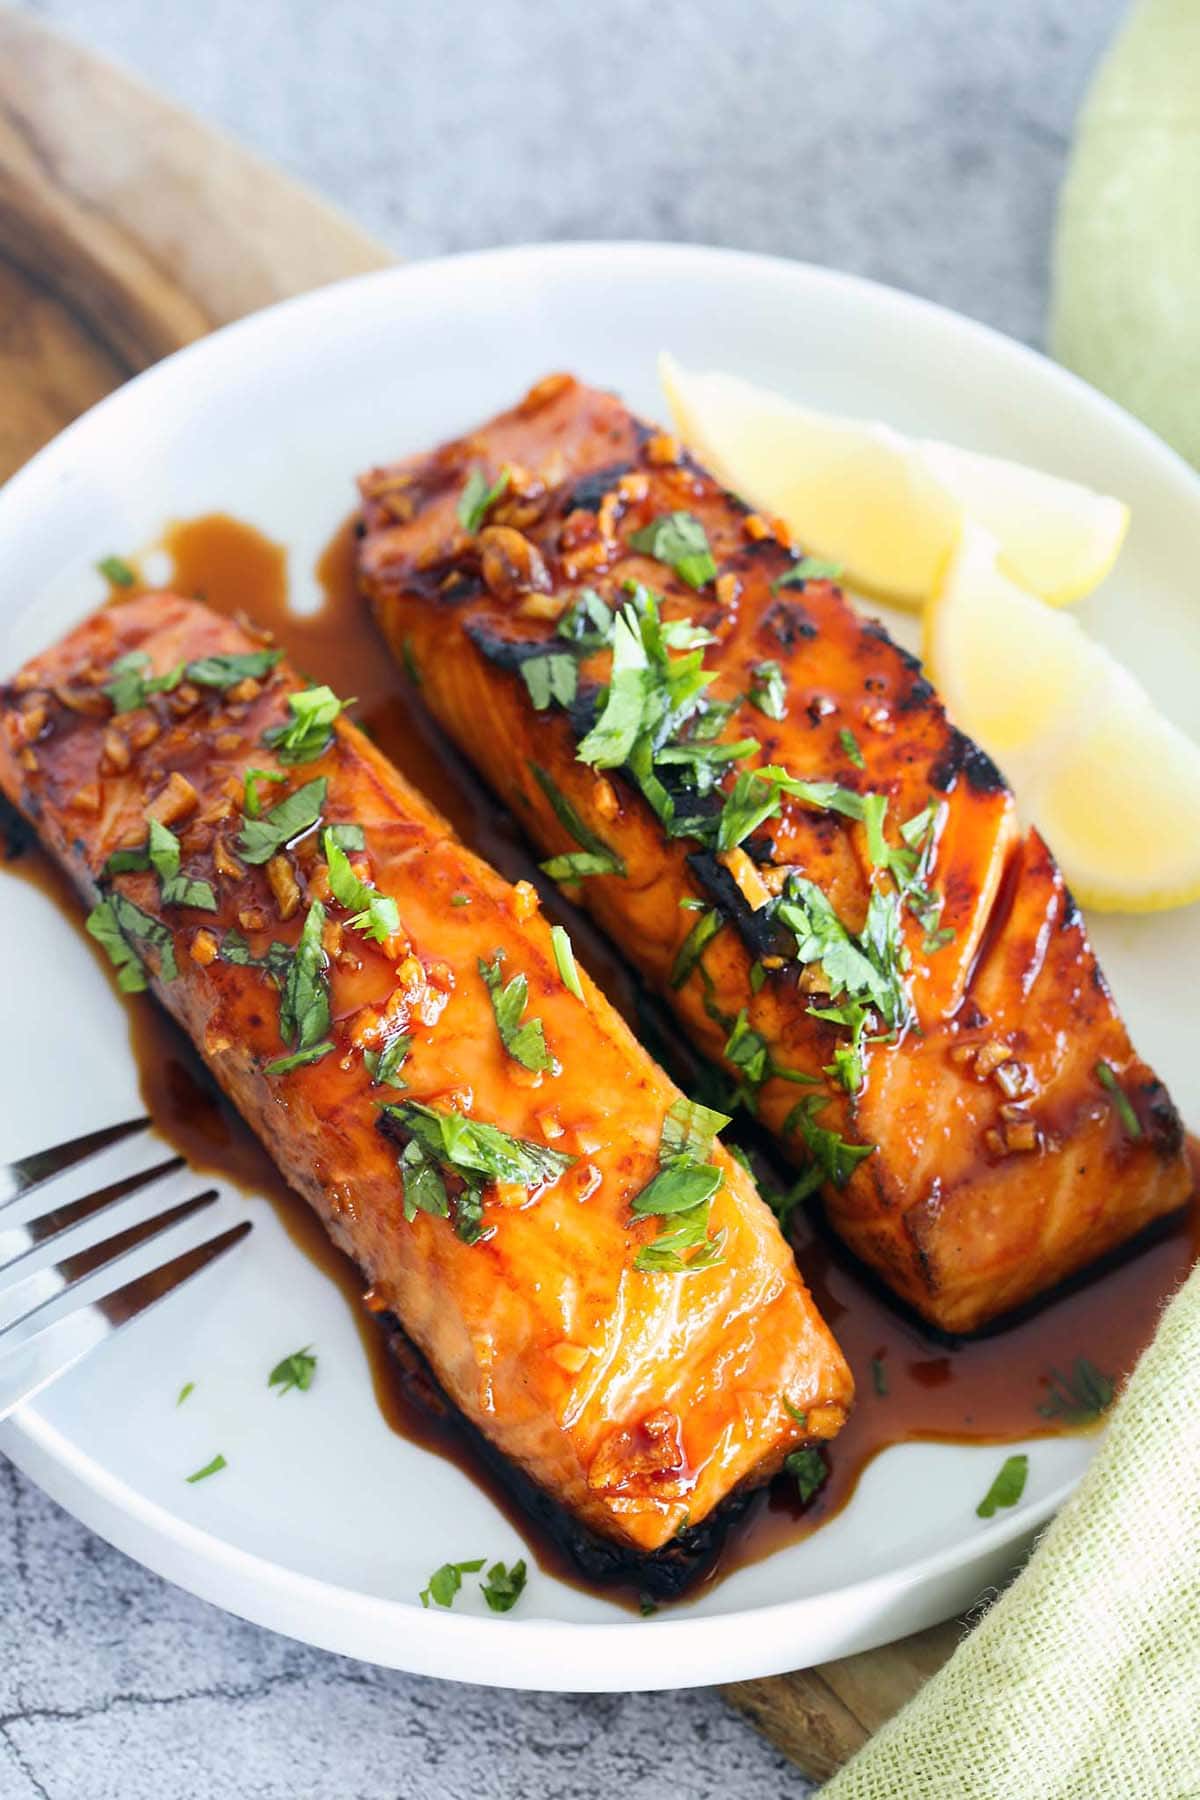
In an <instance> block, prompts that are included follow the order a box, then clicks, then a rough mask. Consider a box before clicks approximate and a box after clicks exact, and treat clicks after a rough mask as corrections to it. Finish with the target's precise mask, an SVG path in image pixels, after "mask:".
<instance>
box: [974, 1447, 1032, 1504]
mask: <svg viewBox="0 0 1200 1800" xmlns="http://www.w3.org/2000/svg"><path fill="white" fill-rule="evenodd" d="M1028 1479H1029V1458H1028V1456H1026V1455H1024V1454H1023V1453H1022V1454H1021V1455H1019V1456H1008V1457H1006V1458H1005V1459H1004V1462H1003V1463H1002V1464H1001V1465H1000V1471H999V1473H998V1474H997V1476H996V1479H995V1480H994V1481H993V1482H992V1485H991V1487H990V1488H989V1489H988V1491H987V1493H986V1494H985V1495H984V1496H983V1499H982V1500H981V1501H980V1502H979V1505H978V1506H977V1507H976V1508H975V1511H976V1513H977V1514H978V1516H979V1517H980V1518H981V1519H992V1518H994V1517H995V1515H996V1512H997V1510H998V1509H999V1508H1000V1507H1001V1506H1015V1505H1016V1504H1017V1501H1018V1500H1019V1499H1020V1498H1021V1495H1022V1494H1023V1493H1024V1492H1025V1483H1026V1481H1027V1480H1028Z"/></svg>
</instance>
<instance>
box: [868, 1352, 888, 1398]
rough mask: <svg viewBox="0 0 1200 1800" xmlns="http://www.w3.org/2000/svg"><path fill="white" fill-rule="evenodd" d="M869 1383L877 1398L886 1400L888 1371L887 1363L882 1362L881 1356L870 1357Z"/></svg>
mask: <svg viewBox="0 0 1200 1800" xmlns="http://www.w3.org/2000/svg"><path fill="white" fill-rule="evenodd" d="M871 1385H872V1386H873V1387H874V1389H875V1392H876V1393H877V1394H878V1396H879V1398H880V1399H881V1400H886V1398H887V1395H888V1373H887V1364H886V1363H885V1362H884V1360H883V1358H882V1356H873V1357H872V1358H871Z"/></svg>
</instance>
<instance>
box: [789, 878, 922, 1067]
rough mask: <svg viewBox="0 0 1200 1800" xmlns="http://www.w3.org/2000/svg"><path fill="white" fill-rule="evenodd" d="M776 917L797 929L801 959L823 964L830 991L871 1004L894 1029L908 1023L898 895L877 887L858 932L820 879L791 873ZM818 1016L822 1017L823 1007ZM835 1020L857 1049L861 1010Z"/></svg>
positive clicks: (908, 1009)
mask: <svg viewBox="0 0 1200 1800" xmlns="http://www.w3.org/2000/svg"><path fill="white" fill-rule="evenodd" d="M775 917H776V918H777V919H778V920H779V922H780V923H781V924H783V925H786V926H787V928H788V929H789V931H791V932H793V933H794V934H795V938H796V957H797V959H798V961H800V962H802V963H804V964H808V963H819V964H820V965H821V970H822V973H823V975H824V978H825V980H826V981H827V982H828V984H829V992H830V995H831V996H836V997H841V996H846V997H848V998H849V999H850V1000H856V1001H859V1002H866V1003H869V1004H870V1005H871V1006H873V1007H874V1008H875V1009H876V1010H877V1011H878V1012H879V1013H880V1015H881V1016H882V1018H883V1019H884V1020H886V1022H887V1024H888V1025H889V1026H890V1027H891V1028H892V1029H893V1030H896V1029H898V1028H899V1027H900V1026H901V1025H903V1024H905V1023H906V1022H907V1020H908V1018H909V1016H910V1005H909V1000H908V996H907V993H906V991H905V987H904V982H903V976H904V973H905V969H906V966H907V957H906V954H905V950H904V945H903V943H902V941H901V939H900V907H899V900H898V897H897V896H896V895H894V894H890V895H889V894H884V892H883V891H882V889H881V888H878V887H875V888H872V890H871V896H870V899H869V900H868V902H867V919H866V924H865V925H864V927H863V930H862V932H861V933H860V934H859V935H858V936H855V935H854V934H853V933H851V932H850V931H849V930H848V929H847V927H846V926H845V925H843V923H842V921H841V920H840V919H839V918H838V915H837V913H836V912H835V911H834V910H833V907H832V906H831V905H830V903H829V901H828V899H827V898H826V896H825V894H824V893H823V892H822V890H821V889H820V888H819V887H818V886H817V885H816V883H815V882H813V881H809V880H808V878H807V877H806V876H803V875H796V874H792V875H789V876H788V880H787V885H786V886H785V888H784V891H783V894H782V896H781V898H780V900H779V903H778V905H777V907H776V909H775ZM816 1016H817V1017H821V1016H822V1014H821V1012H819V1011H818V1012H817V1015H816ZM834 1022H836V1023H841V1024H846V1025H847V1026H848V1027H849V1028H850V1029H851V1031H852V1032H853V1034H854V1047H855V1048H856V1049H857V1048H858V1045H859V1044H860V1043H861V1039H862V1030H861V1020H860V1016H859V1015H858V1013H857V1012H852V1013H848V1014H847V1016H846V1017H845V1018H844V1019H841V1020H836V1021H834Z"/></svg>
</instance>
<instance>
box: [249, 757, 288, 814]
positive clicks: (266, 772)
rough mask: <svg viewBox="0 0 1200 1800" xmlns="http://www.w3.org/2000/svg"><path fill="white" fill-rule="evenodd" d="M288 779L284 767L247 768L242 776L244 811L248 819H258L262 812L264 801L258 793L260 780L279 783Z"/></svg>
mask: <svg viewBox="0 0 1200 1800" xmlns="http://www.w3.org/2000/svg"><path fill="white" fill-rule="evenodd" d="M286 780H287V776H286V775H285V774H284V773H283V771H282V769H247V770H246V773H245V774H244V775H243V777H242V812H243V813H244V814H245V816H246V818H248V819H257V818H258V817H259V815H260V813H261V812H262V801H261V800H260V798H259V794H258V784H259V782H260V781H270V782H274V783H276V784H278V783H279V782H283V781H286Z"/></svg>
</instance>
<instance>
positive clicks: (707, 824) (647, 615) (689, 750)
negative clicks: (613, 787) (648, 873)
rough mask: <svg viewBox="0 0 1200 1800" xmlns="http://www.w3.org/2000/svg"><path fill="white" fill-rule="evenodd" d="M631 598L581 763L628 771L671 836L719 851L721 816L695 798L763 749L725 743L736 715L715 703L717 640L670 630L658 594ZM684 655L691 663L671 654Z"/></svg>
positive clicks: (635, 592)
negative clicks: (708, 693)
mask: <svg viewBox="0 0 1200 1800" xmlns="http://www.w3.org/2000/svg"><path fill="white" fill-rule="evenodd" d="M625 591H626V594H627V595H628V598H627V600H626V602H625V604H624V605H623V606H622V608H621V610H620V612H619V613H618V614H617V615H616V618H615V620H614V622H613V633H612V652H613V654H612V667H611V670H610V675H609V683H608V687H607V688H606V689H605V690H604V693H603V696H602V702H601V706H600V711H599V715H598V716H597V718H596V722H595V724H594V725H593V726H592V729H591V730H590V731H589V732H588V733H587V735H586V737H584V739H583V741H582V742H581V743H580V744H579V746H578V748H577V750H576V755H577V756H578V758H579V760H580V761H581V762H586V763H589V764H591V765H592V766H593V767H594V768H602V769H607V768H617V767H621V766H623V767H624V769H625V772H626V773H627V774H628V775H629V777H630V778H631V779H632V780H633V781H634V782H635V783H636V784H637V786H638V787H639V788H640V789H641V792H642V795H643V797H644V798H645V800H646V801H647V802H648V804H649V805H650V806H651V808H652V809H653V811H654V813H655V814H656V816H657V817H658V819H659V821H660V823H661V824H662V826H663V827H664V829H665V830H666V832H667V833H668V835H669V836H671V837H687V836H696V837H700V838H701V839H703V840H704V841H709V839H711V837H712V834H713V830H714V828H715V827H714V822H713V818H712V816H711V813H710V811H709V809H707V808H701V807H698V806H696V805H694V804H692V803H690V801H689V798H688V796H689V792H690V793H692V794H698V795H707V794H709V793H710V792H711V791H712V789H713V788H714V787H715V786H716V783H717V780H718V778H719V776H720V774H721V772H722V771H723V769H724V767H725V765H726V764H727V763H728V762H729V761H731V760H734V759H736V758H740V757H742V756H747V755H749V754H750V753H751V752H752V751H753V750H755V749H757V748H758V744H757V740H756V739H753V738H747V739H743V740H740V741H739V742H738V743H736V744H731V743H718V742H717V735H718V733H719V732H720V731H721V730H722V729H723V727H724V725H725V723H726V721H727V720H728V719H729V718H730V717H731V716H732V715H733V712H734V710H735V708H734V706H733V704H732V703H731V702H728V701H721V702H715V701H709V700H706V698H705V690H706V689H707V687H708V686H709V684H710V683H711V682H712V680H713V679H714V671H712V670H709V669H705V667H704V652H703V645H705V644H707V643H710V642H711V641H712V639H711V636H710V634H709V633H708V632H706V631H702V630H699V629H697V628H696V627H695V626H693V625H691V624H689V623H688V622H686V621H684V620H672V621H670V622H668V623H666V624H664V623H663V621H662V619H661V616H660V613H659V601H658V597H657V596H656V595H655V594H653V593H651V591H650V590H649V589H648V588H644V587H642V586H640V585H639V584H638V583H636V582H627V583H626V584H625ZM681 647H682V648H683V649H684V654H682V655H680V656H671V655H670V654H669V652H670V651H671V650H673V649H677V648H681ZM664 777H665V779H664Z"/></svg>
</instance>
